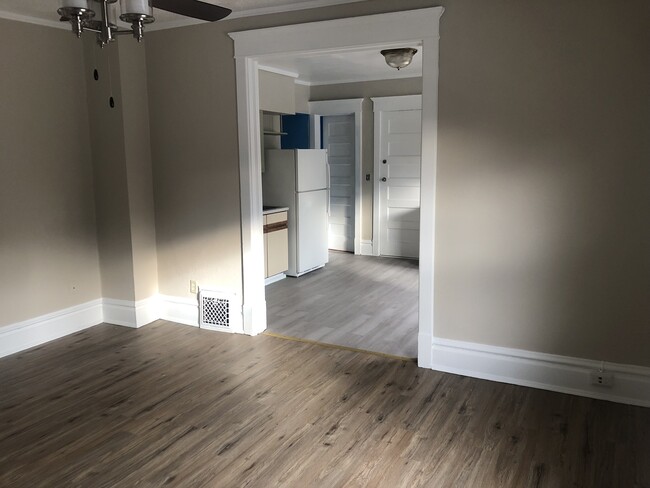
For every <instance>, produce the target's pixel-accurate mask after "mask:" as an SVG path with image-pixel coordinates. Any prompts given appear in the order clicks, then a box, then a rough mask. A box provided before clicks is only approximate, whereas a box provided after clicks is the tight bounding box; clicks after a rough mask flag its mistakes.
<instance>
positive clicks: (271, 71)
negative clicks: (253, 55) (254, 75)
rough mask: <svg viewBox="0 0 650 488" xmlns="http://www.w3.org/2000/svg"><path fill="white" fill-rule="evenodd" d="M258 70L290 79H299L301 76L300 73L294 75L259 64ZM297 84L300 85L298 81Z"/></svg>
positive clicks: (290, 72) (291, 72)
mask: <svg viewBox="0 0 650 488" xmlns="http://www.w3.org/2000/svg"><path fill="white" fill-rule="evenodd" d="M257 69H261V70H262V71H268V72H269V73H275V74H276V75H282V76H288V77H289V78H298V77H299V76H300V75H299V74H298V73H294V72H293V71H288V70H285V69H280V68H274V67H273V66H265V65H262V64H258V65H257ZM295 82H296V83H298V80H295Z"/></svg>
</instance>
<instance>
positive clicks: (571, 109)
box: [147, 0, 650, 365]
mask: <svg viewBox="0 0 650 488" xmlns="http://www.w3.org/2000/svg"><path fill="white" fill-rule="evenodd" d="M442 3H443V5H445V7H446V12H445V14H444V16H443V18H442V21H441V43H440V49H441V52H440V56H441V58H440V117H439V163H438V164H439V174H438V178H439V179H438V194H437V220H436V233H437V242H436V249H435V253H436V270H435V275H436V296H435V305H436V306H435V310H436V312H435V313H436V324H435V327H436V329H435V334H436V335H437V336H440V337H446V338H452V339H460V340H466V341H474V342H480V343H486V344H494V345H499V346H506V347H518V348H523V349H529V350H534V351H542V352H548V353H556V354H566V355H570V356H580V357H588V358H594V359H603V360H608V361H617V362H623V363H635V364H644V365H650V356H649V355H648V354H647V351H648V348H650V327H648V323H649V322H650V309H649V307H650V305H649V304H650V300H648V289H649V279H650V278H649V277H650V269H649V268H650V255H649V252H650V246H648V238H649V237H650V236H649V232H650V230H649V229H650V226H648V225H647V215H646V214H647V209H648V208H650V205H649V204H650V202H649V201H648V191H647V188H648V184H649V183H650V177H649V174H648V164H647V162H648V160H649V159H650V146H649V144H650V142H649V140H650V138H648V133H650V104H648V103H647V100H648V99H649V97H650V73H649V67H648V66H649V64H648V62H647V60H648V58H649V57H650V56H649V55H650V52H649V49H650V39H649V38H648V36H649V33H648V32H649V31H648V29H647V19H648V17H649V14H650V11H649V8H650V6H649V4H648V3H647V2H645V1H643V0H636V1H630V2H627V3H626V6H625V8H620V9H616V8H612V6H611V4H607V3H605V2H590V1H587V0H576V1H574V2H570V3H567V2H563V1H559V0H556V1H553V2H550V3H549V2H546V3H539V2H533V1H525V2H506V1H496V0H494V1H491V2H479V1H471V0H455V1H454V2H450V1H449V2H448V1H445V2H442ZM435 4H436V3H434V2H430V1H419V0H405V1H402V2H399V5H398V4H397V3H396V2H393V1H389V0H374V1H372V2H359V3H352V4H348V5H344V6H337V7H335V8H333V7H330V8H324V9H312V10H306V11H297V12H288V13H283V14H281V15H269V16H264V17H255V18H242V19H233V20H230V21H224V22H219V23H216V24H207V25H200V26H193V27H188V28H180V29H173V30H167V31H158V32H154V33H150V34H148V38H147V62H148V74H149V100H150V107H151V120H152V144H153V156H154V157H153V160H154V179H155V191H156V218H157V234H158V247H159V270H160V275H161V281H160V282H161V290H162V291H163V292H164V293H169V294H176V295H179V294H180V295H182V294H184V293H185V291H186V284H185V283H186V280H187V279H188V278H189V276H195V277H197V278H198V279H205V280H209V281H212V282H214V283H215V284H217V285H222V286H224V287H233V288H238V287H239V286H240V285H241V270H240V267H241V256H240V229H239V204H238V201H239V190H238V172H237V126H236V106H235V95H236V92H235V70H234V62H233V59H232V56H233V51H232V42H231V40H230V39H229V38H228V37H227V35H226V33H227V32H229V31H237V30H245V29H251V28H260V27H270V26H276V25H282V24H291V23H297V22H307V21H314V20H325V19H330V18H337V17H348V16H356V15H364V14H372V13H380V12H387V11H393V10H397V9H406V8H418V7H428V6H433V5H435ZM341 98H345V95H344V94H342V97H341ZM430 299H432V300H433V299H434V297H430Z"/></svg>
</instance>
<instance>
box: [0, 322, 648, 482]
mask: <svg viewBox="0 0 650 488" xmlns="http://www.w3.org/2000/svg"><path fill="white" fill-rule="evenodd" d="M0 392H1V395H0V426H1V430H0V486H2V487H16V488H22V487H29V488H36V487H47V488H59V487H66V488H67V487H81V488H85V487H88V488H103V487H111V488H113V487H116V488H122V487H125V488H132V487H146V488H148V487H161V486H167V487H192V488H194V487H196V488H202V487H206V488H213V487H255V488H256V487H260V488H267V487H274V486H284V487H299V488H304V487H326V488H338V487H387V488H396V487H409V488H414V487H481V488H491V487H516V488H522V487H535V488H541V487H549V488H557V487H625V488H632V487H637V488H638V487H648V486H650V463H649V462H648V460H649V459H650V409H644V408H640V407H632V406H626V405H620V404H614V403H609V402H604V401H600V400H591V399H586V398H581V397H576V396H570V395H564V394H559V393H551V392H546V391H542V390H534V389H530V388H524V387H518V386H512V385H505V384H501V383H495V382H489V381H484V380H478V379H472V378H467V377H462V376H456V375H452V374H446V373H439V372H435V371H431V370H422V369H418V368H417V366H416V364H415V363H414V362H412V361H401V360H394V359H388V358H385V357H379V356H376V355H370V354H363V353H357V352H351V351H346V350H337V349H332V348H324V347H321V346H318V345H313V344H305V343H300V342H295V341H286V340H282V339H277V338H273V337H268V336H264V335H261V336H258V337H246V336H239V335H234V334H225V333H217V332H210V331H205V330H201V329H197V328H193V327H187V326H182V325H178V324H172V323H169V322H164V321H158V322H155V323H153V324H151V325H148V326H146V327H144V328H142V329H137V330H134V329H128V328H122V327H118V326H111V325H102V326H97V327H93V328H91V329H88V330H85V331H83V332H80V333H77V334H75V335H72V336H68V337H66V338H63V339H60V340H57V341H54V342H51V343H49V344H46V345H43V346H41V347H37V348H34V349H31V350H29V351H25V352H22V353H19V354H16V355H13V356H9V357H6V358H3V359H0Z"/></svg>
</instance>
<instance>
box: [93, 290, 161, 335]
mask: <svg viewBox="0 0 650 488" xmlns="http://www.w3.org/2000/svg"><path fill="white" fill-rule="evenodd" d="M102 303H103V307H104V308H103V309H104V322H106V323H108V324H114V325H122V326H124V327H132V328H135V329H137V328H138V327H142V326H143V325H147V324H150V323H151V322H153V321H155V320H158V319H159V318H160V313H159V305H158V295H155V296H152V297H149V298H145V299H144V300H139V301H137V302H133V301H130V300H116V299H114V298H104V299H103V301H102Z"/></svg>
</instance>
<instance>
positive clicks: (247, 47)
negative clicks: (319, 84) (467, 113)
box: [228, 7, 444, 85]
mask: <svg viewBox="0 0 650 488" xmlns="http://www.w3.org/2000/svg"><path fill="white" fill-rule="evenodd" d="M443 11H444V8H443V7H431V8H422V9H417V10H402V11H399V12H392V13H386V14H375V15H366V16H361V17H349V18H343V19H336V20H324V21H320V22H308V23H304V24H293V25H285V26H279V27H269V28H265V29H255V30H248V31H239V32H230V33H229V34H228V35H229V36H230V37H231V38H232V39H233V40H234V41H235V58H246V57H264V56H269V55H277V54H280V55H284V54H287V53H294V54H305V53H326V52H329V53H340V52H346V51H350V50H358V49H360V48H364V49H366V48H368V49H369V48H374V47H381V48H382V49H384V48H389V47H391V46H398V45H416V44H417V43H418V42H422V41H423V40H424V39H426V38H433V39H438V37H439V27H440V26H439V20H440V16H441V15H442V13H443ZM422 55H423V61H424V59H428V60H429V61H431V59H430V57H429V56H431V55H433V56H434V57H437V49H436V50H435V53H426V52H423V53H422ZM423 64H425V63H423ZM423 85H424V83H423Z"/></svg>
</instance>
